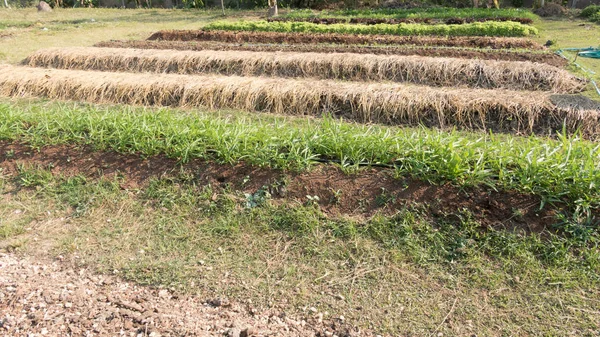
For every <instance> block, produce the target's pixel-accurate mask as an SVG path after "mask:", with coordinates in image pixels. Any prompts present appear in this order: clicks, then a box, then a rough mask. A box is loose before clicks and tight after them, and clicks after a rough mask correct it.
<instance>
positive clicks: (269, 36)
mask: <svg viewBox="0 0 600 337" xmlns="http://www.w3.org/2000/svg"><path fill="white" fill-rule="evenodd" d="M148 40H149V41H154V40H161V41H216V42H224V43H278V44H281V43H284V44H311V45H312V44H337V45H385V46H391V45H395V46H400V45H412V46H436V47H465V48H489V49H498V50H504V49H528V50H536V51H538V50H544V47H543V46H541V45H540V44H538V43H536V42H534V41H532V40H530V39H526V38H503V37H487V36H451V37H446V36H410V35H409V36H394V35H347V34H337V33H327V34H322V33H317V34H313V33H298V32H296V33H294V34H287V33H280V32H252V31H219V30H161V31H158V32H156V33H154V34H152V35H151V36H150V37H149V38H148Z"/></svg>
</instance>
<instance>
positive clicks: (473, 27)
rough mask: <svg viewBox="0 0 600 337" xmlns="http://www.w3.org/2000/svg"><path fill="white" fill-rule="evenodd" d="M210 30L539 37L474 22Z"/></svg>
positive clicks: (220, 24) (221, 25) (250, 25)
mask: <svg viewBox="0 0 600 337" xmlns="http://www.w3.org/2000/svg"><path fill="white" fill-rule="evenodd" d="M204 29H207V30H233V31H263V32H283V33H291V32H294V33H342V34H383V35H442V36H528V35H535V34H537V29H536V28H535V27H532V26H528V25H522V24H520V23H516V22H493V21H488V22H475V23H467V24H463V25H427V24H417V23H415V24H404V23H402V24H399V25H392V24H383V23H382V24H376V25H352V24H332V25H321V24H315V23H310V22H267V21H236V22H228V21H217V22H212V23H210V24H208V25H207V26H205V27H204Z"/></svg>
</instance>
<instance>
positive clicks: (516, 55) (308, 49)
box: [94, 40, 569, 67]
mask: <svg viewBox="0 0 600 337" xmlns="http://www.w3.org/2000/svg"><path fill="white" fill-rule="evenodd" d="M94 46H95V47H103V48H141V49H174V50H219V51H227V50H229V51H239V50H246V51H262V52H280V51H286V52H297V53H298V52H299V53H354V54H376V55H415V56H434V57H458V58H466V59H483V60H504V61H531V62H537V63H546V64H549V65H552V66H556V67H564V66H566V65H567V64H568V63H569V62H568V61H567V60H566V59H564V58H562V57H560V56H558V55H556V54H554V53H551V52H546V51H524V50H521V49H515V50H513V49H505V50H497V49H489V48H456V47H435V46H434V47H432V46H411V45H406V46H362V45H345V44H320V45H310V44H281V43H278V44H273V43H250V44H244V43H223V42H214V41H148V40H143V41H136V40H122V41H118V40H111V41H103V42H98V43H96V44H95V45H94Z"/></svg>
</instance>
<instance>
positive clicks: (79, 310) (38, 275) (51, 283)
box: [0, 253, 372, 337]
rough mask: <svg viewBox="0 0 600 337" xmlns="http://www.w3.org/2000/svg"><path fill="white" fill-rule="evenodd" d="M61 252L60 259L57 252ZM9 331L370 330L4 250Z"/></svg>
mask: <svg viewBox="0 0 600 337" xmlns="http://www.w3.org/2000/svg"><path fill="white" fill-rule="evenodd" d="M59 258H60V257H59ZM0 334H1V335H3V336H13V337H17V336H24V337H25V336H27V337H30V336H136V337H141V336H143V337H160V336H229V337H249V336H333V335H338V336H370V335H372V334H369V333H366V332H360V331H359V330H357V329H354V328H351V327H349V326H348V324H346V323H343V322H341V321H340V320H339V319H337V320H332V321H331V320H330V321H328V320H321V321H319V320H318V319H317V318H316V317H315V315H314V313H310V312H307V317H305V318H302V317H300V318H294V317H290V316H288V315H286V314H285V313H284V312H277V311H267V312H259V311H257V310H256V309H255V308H254V307H253V306H252V304H250V303H240V302H232V301H229V300H228V299H224V298H215V299H201V298H197V297H192V296H187V295H181V294H177V293H175V292H173V291H171V290H168V289H157V288H151V287H142V286H136V285H135V284H132V283H129V282H124V281H122V280H120V279H119V278H117V277H114V276H110V275H96V274H94V273H92V272H90V271H89V270H87V269H84V268H76V267H73V266H72V264H71V263H67V262H62V261H61V260H55V261H48V262H45V263H43V262H39V261H32V260H31V259H29V258H25V257H19V256H16V255H14V254H2V253H0Z"/></svg>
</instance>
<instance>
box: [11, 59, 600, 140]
mask: <svg viewBox="0 0 600 337" xmlns="http://www.w3.org/2000/svg"><path fill="white" fill-rule="evenodd" d="M0 95H3V96H17V97H21V96H28V95H33V96H42V97H47V98H50V99H72V100H82V101H88V102H98V103H123V104H140V105H161V106H204V107H210V108H234V109H245V110H252V111H267V112H272V113H280V114H292V115H321V114H333V115H335V116H341V117H344V118H347V119H350V120H355V121H359V122H379V123H387V124H408V125H421V124H422V125H426V126H437V127H453V126H456V127H458V128H461V129H478V130H488V129H490V130H494V131H499V132H514V133H526V134H529V133H531V132H534V133H538V134H547V133H550V132H554V131H556V130H561V129H562V128H563V124H564V126H565V128H566V131H567V132H575V131H576V130H578V129H581V132H582V134H583V135H584V136H586V137H588V138H594V137H597V135H598V134H599V131H600V123H599V118H598V117H599V116H598V111H575V110H573V109H559V108H557V107H556V106H554V105H553V104H552V103H551V102H550V100H549V97H548V94H546V93H542V92H518V91H508V90H494V91H490V90H484V89H448V88H444V89H437V88H431V87H423V86H412V85H400V84H378V83H356V82H336V81H317V80H293V79H277V78H260V77H236V76H231V77H222V76H189V75H171V74H160V75H157V74H130V73H108V72H93V71H74V70H55V69H43V68H28V67H14V66H0Z"/></svg>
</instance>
